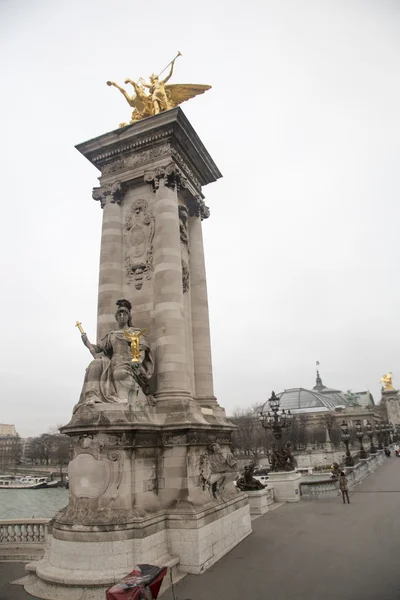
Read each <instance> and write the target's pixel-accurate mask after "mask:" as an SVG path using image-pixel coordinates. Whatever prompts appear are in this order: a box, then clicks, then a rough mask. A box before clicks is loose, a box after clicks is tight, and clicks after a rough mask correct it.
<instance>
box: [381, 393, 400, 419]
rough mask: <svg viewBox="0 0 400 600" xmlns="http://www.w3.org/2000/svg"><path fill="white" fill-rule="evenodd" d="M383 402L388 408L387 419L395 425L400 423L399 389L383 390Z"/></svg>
mask: <svg viewBox="0 0 400 600" xmlns="http://www.w3.org/2000/svg"><path fill="white" fill-rule="evenodd" d="M381 404H382V405H383V406H385V408H386V420H387V421H388V422H389V423H393V425H399V424H400V397H399V392H398V390H395V389H393V390H382V398H381Z"/></svg>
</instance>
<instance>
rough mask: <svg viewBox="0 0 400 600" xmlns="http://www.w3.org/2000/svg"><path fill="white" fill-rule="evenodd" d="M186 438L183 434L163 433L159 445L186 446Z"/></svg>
mask: <svg viewBox="0 0 400 600" xmlns="http://www.w3.org/2000/svg"><path fill="white" fill-rule="evenodd" d="M186 442H187V438H186V435H185V434H173V433H163V434H162V436H161V443H162V445H163V446H176V445H178V444H179V445H181V444H186Z"/></svg>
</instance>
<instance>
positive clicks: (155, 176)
mask: <svg viewBox="0 0 400 600" xmlns="http://www.w3.org/2000/svg"><path fill="white" fill-rule="evenodd" d="M144 180H145V182H146V183H148V184H150V185H151V186H152V188H153V192H156V191H157V190H158V188H159V187H160V181H161V180H163V181H164V185H165V186H167V187H169V188H172V189H176V190H177V191H179V190H180V189H181V188H185V187H187V183H188V181H187V179H186V177H185V176H184V175H183V173H182V172H181V171H180V169H178V167H177V166H176V164H175V163H173V162H171V163H168V164H167V165H161V166H159V167H156V168H155V169H153V170H152V171H146V173H145V174H144Z"/></svg>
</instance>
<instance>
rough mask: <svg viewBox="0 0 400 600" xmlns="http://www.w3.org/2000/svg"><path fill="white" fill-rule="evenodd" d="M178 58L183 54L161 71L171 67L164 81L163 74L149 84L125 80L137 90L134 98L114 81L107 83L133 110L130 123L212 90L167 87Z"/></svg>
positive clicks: (197, 86) (191, 84)
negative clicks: (121, 95) (119, 93)
mask: <svg viewBox="0 0 400 600" xmlns="http://www.w3.org/2000/svg"><path fill="white" fill-rule="evenodd" d="M178 56H182V54H181V53H180V52H178V54H177V55H176V56H175V58H174V59H173V60H172V61H171V62H170V63H169V64H168V65H167V66H166V67H165V69H163V70H162V71H161V73H163V72H164V71H165V70H166V69H167V68H168V67H169V66H170V65H171V68H170V71H169V73H168V75H167V76H166V77H165V78H164V79H160V75H161V73H159V75H154V74H153V75H150V77H149V83H146V82H145V81H144V79H143V78H142V77H140V78H139V83H136V81H132V79H125V83H126V84H128V83H129V84H130V85H132V86H133V89H134V90H135V93H134V94H132V96H130V95H129V94H128V92H127V91H126V90H125V89H124V88H122V87H121V86H119V85H118V84H117V83H115V82H114V81H107V85H112V86H114V87H116V88H117V89H118V90H119V91H120V92H121V94H123V96H124V98H125V100H126V101H127V102H128V104H129V106H131V107H132V108H133V112H132V116H131V120H130V122H129V123H136V121H140V119H145V118H146V117H152V116H153V115H158V114H159V113H160V112H164V111H166V110H169V109H170V108H175V106H178V104H181V103H182V102H185V101H186V100H190V98H194V97H195V96H197V95H198V94H204V92H206V91H207V90H209V89H210V88H211V85H201V84H193V83H186V84H182V83H176V84H174V85H166V83H167V81H169V80H170V79H171V77H172V74H173V72H174V64H175V61H176V59H177V58H178ZM146 89H148V90H149V93H147V92H146ZM125 125H127V123H121V124H120V127H124V126H125Z"/></svg>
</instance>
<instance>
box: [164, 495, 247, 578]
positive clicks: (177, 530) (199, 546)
mask: <svg viewBox="0 0 400 600" xmlns="http://www.w3.org/2000/svg"><path fill="white" fill-rule="evenodd" d="M250 533H251V519H250V510H249V504H248V501H247V497H246V495H245V494H240V495H239V496H237V497H236V498H233V499H232V500H228V501H227V502H224V503H223V504H219V505H217V506H215V505H214V506H211V507H210V508H208V509H205V510H203V511H201V512H200V513H197V514H192V515H190V514H184V513H177V514H176V515H174V514H171V513H170V514H169V515H168V543H169V548H170V550H171V552H172V553H173V554H174V555H176V556H179V570H180V571H181V572H182V573H193V574H195V575H197V574H200V573H203V571H206V570H207V569H209V568H210V567H211V566H212V565H213V564H214V563H216V562H217V561H218V560H219V559H220V558H222V557H223V556H225V554H227V553H228V552H230V551H231V550H232V548H234V547H235V546H237V544H239V543H240V542H241V541H242V540H244V538H246V537H247V536H248V535H250Z"/></svg>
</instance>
